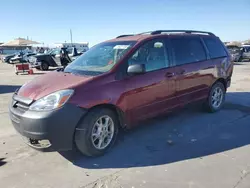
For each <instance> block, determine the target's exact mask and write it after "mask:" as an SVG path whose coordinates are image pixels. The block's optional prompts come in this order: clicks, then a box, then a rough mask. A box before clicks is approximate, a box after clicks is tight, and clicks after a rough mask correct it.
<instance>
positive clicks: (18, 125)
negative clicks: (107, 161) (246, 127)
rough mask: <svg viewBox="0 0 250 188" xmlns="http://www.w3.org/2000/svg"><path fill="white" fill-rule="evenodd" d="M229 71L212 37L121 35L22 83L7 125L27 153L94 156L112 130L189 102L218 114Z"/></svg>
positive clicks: (199, 34) (203, 34) (185, 32)
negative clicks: (69, 152) (65, 152)
mask: <svg viewBox="0 0 250 188" xmlns="http://www.w3.org/2000/svg"><path fill="white" fill-rule="evenodd" d="M232 72H233V63H232V59H231V56H230V55H229V52H228V51H227V49H226V47H225V46H224V44H223V43H222V42H221V41H220V39H219V38H218V37H217V36H215V35H214V34H213V33H210V32H204V31H190V30H157V31H153V32H145V33H141V34H135V35H121V36H118V37H117V38H115V39H112V40H108V41H106V42H103V43H100V44H97V45H95V46H94V47H92V48H91V49H90V50H89V51H87V52H86V53H84V54H83V55H81V56H80V57H79V58H77V59H76V60H75V61H73V62H72V63H71V64H69V65H68V66H67V67H66V68H65V69H58V70H56V71H52V72H50V73H47V74H46V75H43V76H40V77H37V78H35V79H33V80H32V81H30V82H28V83H26V84H24V85H23V86H22V87H21V88H20V89H19V90H17V91H16V92H15V93H14V95H13V97H12V102H11V104H10V107H9V111H10V119H11V121H12V123H13V125H14V127H15V129H16V130H17V131H18V132H19V133H20V134H21V135H22V137H23V138H24V140H25V142H26V143H27V144H29V145H30V146H32V147H34V148H38V149H44V148H52V149H53V150H57V151H59V150H71V149H73V148H75V147H76V148H77V149H78V150H79V151H80V152H81V153H82V154H84V155H88V156H99V155H102V154H104V153H105V152H106V151H108V150H109V149H110V148H111V147H112V145H113V144H114V142H115V140H116V138H117V135H118V132H119V129H120V128H131V127H133V126H135V125H136V124H138V122H140V121H142V120H145V119H148V118H152V117H155V116H158V115H161V114H165V113H167V112H169V111H172V110H174V109H176V108H178V107H182V106H184V105H186V104H189V103H193V102H196V101H202V102H204V106H205V107H206V109H207V110H208V111H209V112H216V111H218V110H220V109H221V108H222V106H223V103H224V100H225V93H226V90H227V88H228V87H229V86H230V82H231V76H232ZM155 136H157V135H155Z"/></svg>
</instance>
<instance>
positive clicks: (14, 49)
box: [0, 46, 31, 54]
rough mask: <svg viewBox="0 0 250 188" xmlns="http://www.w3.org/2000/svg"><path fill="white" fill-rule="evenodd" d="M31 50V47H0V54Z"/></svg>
mask: <svg viewBox="0 0 250 188" xmlns="http://www.w3.org/2000/svg"><path fill="white" fill-rule="evenodd" d="M27 49H31V46H0V54H13V53H16V52H20V51H24V50H27Z"/></svg>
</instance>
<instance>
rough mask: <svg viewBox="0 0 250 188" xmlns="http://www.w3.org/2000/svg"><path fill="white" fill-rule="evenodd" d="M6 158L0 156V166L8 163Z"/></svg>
mask: <svg viewBox="0 0 250 188" xmlns="http://www.w3.org/2000/svg"><path fill="white" fill-rule="evenodd" d="M4 160H5V158H0V167H1V166H3V165H5V164H6V163H7V162H5V161H4Z"/></svg>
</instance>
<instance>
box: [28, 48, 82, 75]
mask: <svg viewBox="0 0 250 188" xmlns="http://www.w3.org/2000/svg"><path fill="white" fill-rule="evenodd" d="M60 51H61V48H55V49H52V50H50V51H48V52H47V53H45V54H38V55H35V56H33V57H31V58H29V62H30V64H31V66H32V67H34V68H37V69H41V70H43V71H46V70H48V69H49V67H60V66H62V65H61V61H60ZM67 51H68V55H69V57H70V58H72V57H75V56H79V55H81V53H78V52H77V50H76V48H74V47H73V48H67Z"/></svg>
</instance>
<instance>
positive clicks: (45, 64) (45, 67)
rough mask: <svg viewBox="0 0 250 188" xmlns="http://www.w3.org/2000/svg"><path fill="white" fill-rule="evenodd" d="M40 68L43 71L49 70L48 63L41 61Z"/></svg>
mask: <svg viewBox="0 0 250 188" xmlns="http://www.w3.org/2000/svg"><path fill="white" fill-rule="evenodd" d="M40 69H41V70H43V71H46V70H49V64H48V63H47V62H46V61H43V62H42V63H41V66H40Z"/></svg>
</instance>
